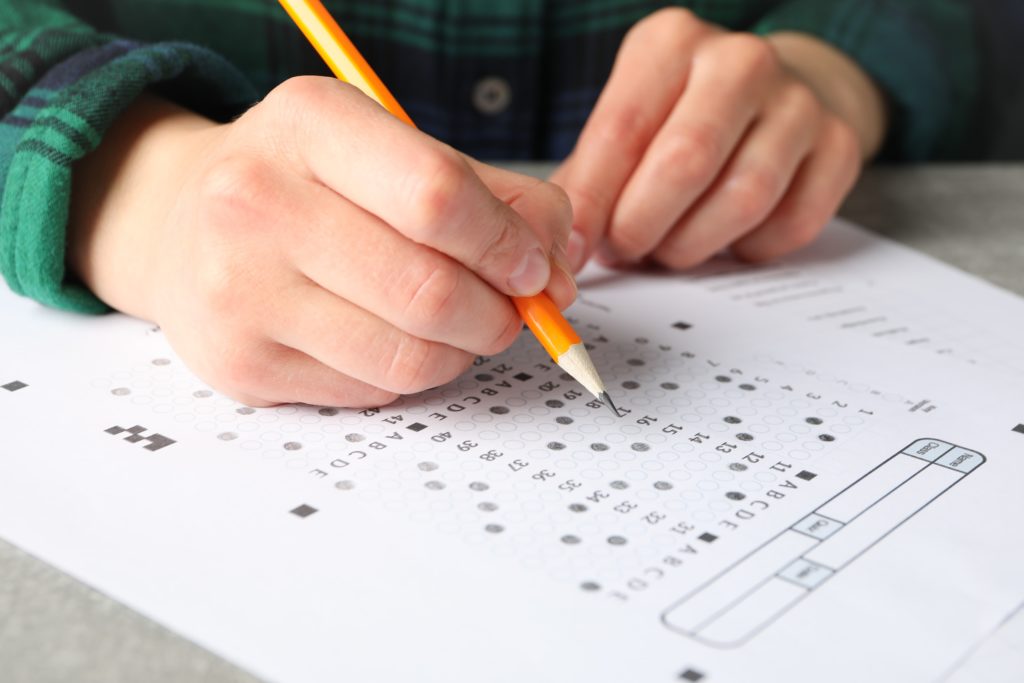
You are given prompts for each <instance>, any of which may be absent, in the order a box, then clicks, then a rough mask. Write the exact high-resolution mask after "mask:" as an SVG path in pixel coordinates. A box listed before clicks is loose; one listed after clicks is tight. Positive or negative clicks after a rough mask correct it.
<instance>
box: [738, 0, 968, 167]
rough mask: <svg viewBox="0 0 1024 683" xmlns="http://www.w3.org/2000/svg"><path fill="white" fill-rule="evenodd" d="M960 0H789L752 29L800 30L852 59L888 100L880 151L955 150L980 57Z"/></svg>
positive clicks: (899, 155) (895, 154) (902, 155)
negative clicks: (884, 138)
mask: <svg viewBox="0 0 1024 683" xmlns="http://www.w3.org/2000/svg"><path fill="white" fill-rule="evenodd" d="M973 15H974V10H973V9H972V8H971V5H970V3H969V2H968V1H967V0H789V1H788V2H783V3H780V4H779V6H778V7H776V8H775V9H773V10H771V11H770V12H769V13H768V14H767V15H766V16H765V17H764V19H763V20H762V21H761V22H760V23H759V24H758V25H757V27H756V28H755V31H756V32H757V33H761V34H766V33H775V32H779V31H800V32H802V33H808V34H811V35H814V36H816V37H818V38H821V39H822V40H824V41H826V42H828V43H830V44H832V45H834V46H835V47H837V48H838V49H840V50H842V51H843V52H845V53H846V54H847V55H849V56H850V57H851V58H853V59H854V61H856V62H857V63H858V64H860V66H861V67H862V68H863V69H864V70H865V71H866V72H867V73H868V74H869V75H870V76H871V77H872V78H873V79H874V80H875V82H876V83H878V84H879V86H880V87H881V88H882V89H883V90H884V91H885V93H886V95H887V97H888V99H889V102H890V104H891V122H890V130H889V137H888V140H887V141H886V145H885V149H884V150H883V154H882V156H883V157H885V158H888V159H897V160H905V161H921V160H925V159H948V158H954V157H956V156H957V155H958V154H959V153H960V151H961V149H962V148H963V147H964V146H965V145H966V144H967V141H968V140H970V139H971V136H972V126H973V124H974V122H975V121H974V119H975V116H976V112H977V108H978V106H979V98H980V94H981V91H980V87H979V83H978V81H979V74H980V72H981V65H980V62H981V58H980V57H979V46H978V45H976V42H975V33H976V28H975V20H974V16H973Z"/></svg>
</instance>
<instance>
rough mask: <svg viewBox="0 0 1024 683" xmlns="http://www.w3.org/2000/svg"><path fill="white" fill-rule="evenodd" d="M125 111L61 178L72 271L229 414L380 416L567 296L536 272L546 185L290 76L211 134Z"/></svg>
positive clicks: (558, 206)
mask: <svg viewBox="0 0 1024 683" xmlns="http://www.w3.org/2000/svg"><path fill="white" fill-rule="evenodd" d="M133 116H134V117H135V118H134V119H131V117H129V120H128V121H127V122H125V123H124V124H123V125H120V124H119V125H120V127H119V129H118V130H116V131H114V133H113V134H112V135H111V137H110V138H108V139H105V140H104V143H103V145H102V146H101V147H100V149H99V150H98V151H97V152H96V155H97V156H96V158H94V159H92V160H89V159H88V158H87V160H86V161H87V163H88V164H90V166H89V167H87V168H76V170H75V173H76V182H77V181H78V180H79V179H81V185H82V186H83V187H82V188H80V189H79V190H77V191H76V194H75V197H74V199H73V211H72V221H71V223H72V226H71V227H72V228H73V231H72V233H71V237H72V241H71V245H70V248H71V251H70V258H71V261H72V264H73V265H74V266H75V268H76V270H77V271H78V273H79V274H80V275H81V276H82V277H83V279H84V280H85V281H86V283H87V284H88V285H89V286H90V287H91V288H92V289H93V291H95V292H96V293H97V294H98V295H99V296H100V297H101V298H102V299H104V300H105V301H107V302H108V303H110V304H111V305H112V306H114V307H115V308H119V309H120V310H123V311H126V312H129V313H132V314H134V315H137V316H139V317H143V318H146V319H150V320H153V321H155V322H157V323H158V324H159V325H160V326H161V328H162V329H163V331H164V332H165V334H166V335H167V338H168V339H169V341H170V343H171V344H172V346H173V347H174V348H175V350H176V351H177V353H178V354H179V355H180V356H181V357H182V359H183V360H184V361H185V362H186V363H187V364H188V365H189V366H190V367H191V368H192V370H193V371H194V372H196V374H198V375H199V376H200V377H201V378H203V379H204V380H205V381H207V382H208V383H210V384H211V385H212V386H214V387H216V388H217V389H219V390H220V391H222V392H224V393H226V394H228V395H230V396H232V397H234V398H236V399H238V400H241V401H243V402H245V403H248V404H250V405H269V404H274V403H282V402H303V403H311V404H317V405H331V406H349V407H358V406H370V405H382V404H385V403H388V402H390V401H392V400H393V399H394V398H395V397H396V396H397V395H399V394H407V393H414V392H417V391H420V390H423V389H426V388H429V387H433V386H437V385H439V384H443V383H445V382H447V381H449V380H451V379H453V378H455V377H456V376H457V375H459V374H460V373H461V372H462V371H463V370H465V369H466V368H467V367H468V366H469V365H470V364H471V363H472V360H473V358H474V356H475V355H477V354H494V353H497V352H499V351H501V350H503V349H504V348H505V347H507V346H508V345H509V344H511V343H512V341H513V340H514V339H515V338H516V336H517V335H518V333H519V331H520V329H521V327H522V322H521V320H520V318H519V317H518V315H517V314H516V311H515V309H514V307H513V306H512V303H511V301H510V300H509V298H508V297H509V295H533V294H536V293H538V292H540V291H541V290H543V289H545V288H547V290H548V292H549V294H551V296H552V298H554V299H555V301H556V303H558V304H559V305H560V306H562V307H564V306H567V305H568V304H569V303H571V301H572V299H573V298H574V296H575V285H574V284H573V282H572V279H571V277H570V276H569V275H568V273H567V272H563V269H562V268H558V267H552V266H551V265H550V259H551V258H552V256H553V257H554V259H555V260H556V261H558V262H560V263H562V264H565V257H564V246H565V242H566V239H567V236H568V231H569V227H570V220H571V219H570V216H571V211H570V207H569V203H568V200H567V199H566V197H565V195H564V193H563V192H562V191H561V190H559V189H557V188H556V187H554V186H553V185H550V184H547V183H544V182H542V181H538V180H535V179H532V178H527V177H524V176H519V175H517V174H513V173H510V172H506V171H501V170H498V169H494V168H490V167H487V166H484V165H483V164H479V163H476V162H472V161H467V160H466V159H464V158H463V157H462V156H461V155H459V154H458V153H456V152H455V151H454V150H452V149H451V148H449V147H447V146H445V145H443V144H441V143H439V142H437V141H436V140H434V139H432V138H430V137H428V136H427V135H424V134H422V133H420V132H418V131H416V130H414V129H412V128H410V127H408V126H406V125H405V124H403V123H401V122H399V121H398V120H397V119H395V118H393V117H392V116H390V115H389V114H388V113H387V112H385V111H384V110H383V109H382V108H380V107H379V106H377V105H376V104H374V103H373V102H371V101H370V100H369V99H367V98H366V97H364V96H363V95H362V94H361V93H359V92H358V91H357V90H355V89H354V88H352V87H351V86H348V85H345V84H342V83H340V82H338V81H334V80H332V79H321V78H298V79H293V80H291V81H289V82H287V83H285V84H283V85H282V86H280V87H279V88H277V89H276V90H275V91H274V92H272V93H271V94H270V95H269V96H268V97H267V98H266V99H265V100H264V101H263V102H262V103H260V104H259V105H257V106H256V107H254V108H253V109H251V110H250V111H249V112H247V113H246V114H245V115H243V116H242V117H241V118H239V119H238V120H236V121H235V122H233V123H230V124H226V125H216V124H212V123H211V122H207V121H205V120H202V119H199V117H196V115H194V114H191V113H189V112H184V111H183V110H180V109H177V108H175V107H173V106H172V105H169V104H167V103H165V102H162V101H153V100H151V101H149V102H147V103H145V104H144V105H142V110H141V111H136V112H135V113H134V114H133ZM197 119H198V120H197ZM90 170H91V171H93V173H89V171H90ZM90 184H92V185H93V188H92V189H93V190H95V191H94V192H92V193H90V192H89V191H88V190H89V185H90ZM94 197H97V198H94ZM563 267H564V266H563Z"/></svg>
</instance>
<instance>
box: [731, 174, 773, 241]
mask: <svg viewBox="0 0 1024 683" xmlns="http://www.w3.org/2000/svg"><path fill="white" fill-rule="evenodd" d="M779 185H780V180H779V178H778V175H777V174H776V173H775V172H773V171H771V170H768V169H751V170H748V171H745V172H743V173H742V174H741V175H739V176H737V177H736V178H733V179H732V180H730V181H729V183H728V184H727V185H726V187H725V193H726V197H725V199H726V203H725V206H726V210H727V211H728V213H729V215H730V217H731V219H732V221H733V222H734V223H736V224H738V225H742V226H743V227H751V226H753V225H756V224H757V223H760V222H761V221H762V220H764V218H765V216H766V215H767V214H768V212H769V211H770V210H771V208H772V205H773V203H774V201H775V198H776V197H777V196H778V194H779Z"/></svg>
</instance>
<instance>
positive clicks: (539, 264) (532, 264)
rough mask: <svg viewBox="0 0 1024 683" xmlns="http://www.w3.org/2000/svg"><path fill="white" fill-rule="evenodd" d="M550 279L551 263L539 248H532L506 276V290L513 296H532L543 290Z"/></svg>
mask: <svg viewBox="0 0 1024 683" xmlns="http://www.w3.org/2000/svg"><path fill="white" fill-rule="evenodd" d="M550 279H551V263H550V262H549V261H548V257H547V255H546V254H545V253H544V251H543V250H542V249H541V248H540V247H534V248H533V249H530V251H528V252H526V255H525V256H523V260H522V261H520V262H519V265H518V266H516V269H515V270H514V271H512V274H511V275H509V276H508V288H509V289H510V290H511V291H512V294H513V295H514V296H532V295H534V294H536V293H537V292H539V291H541V290H542V289H544V287H546V286H547V284H548V280H550Z"/></svg>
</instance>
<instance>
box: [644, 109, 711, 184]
mask: <svg viewBox="0 0 1024 683" xmlns="http://www.w3.org/2000/svg"><path fill="white" fill-rule="evenodd" d="M721 157H722V144H721V142H719V134H718V132H717V131H716V130H714V129H713V128H712V127H710V126H699V125H694V124H691V125H690V126H688V127H687V128H686V129H684V130H681V131H679V132H678V133H677V134H676V135H673V136H671V137H669V138H668V139H666V140H665V141H664V144H661V145H659V146H658V150H657V155H656V156H655V158H654V164H655V169H654V171H655V173H656V174H657V175H659V176H660V177H662V178H665V179H666V181H667V182H668V183H669V184H670V185H672V186H673V187H678V188H690V187H693V186H697V185H704V184H706V183H707V182H709V181H710V180H711V179H712V177H714V175H715V173H716V172H717V171H718V166H719V161H720V159H721Z"/></svg>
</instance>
